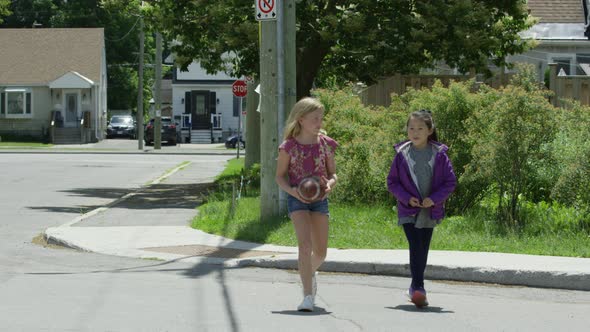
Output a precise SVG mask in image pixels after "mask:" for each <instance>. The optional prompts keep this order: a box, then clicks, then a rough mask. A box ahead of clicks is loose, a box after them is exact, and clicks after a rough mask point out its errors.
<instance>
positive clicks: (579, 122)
mask: <svg viewBox="0 0 590 332" xmlns="http://www.w3.org/2000/svg"><path fill="white" fill-rule="evenodd" d="M568 106H569V107H568V108H565V109H560V112H559V114H558V116H557V117H556V119H555V120H556V122H557V125H558V132H557V135H556V137H555V140H554V141H553V143H552V152H553V154H554V155H553V159H554V160H555V161H556V162H555V163H552V164H551V165H552V167H551V171H552V172H553V174H556V176H555V179H554V181H555V185H554V186H553V187H552V190H551V197H552V198H553V199H555V200H556V201H558V202H560V203H562V204H566V205H574V206H577V207H581V208H587V207H588V204H589V202H590V191H589V190H588V188H590V130H589V129H588V128H590V107H587V106H581V105H580V104H579V103H577V102H571V103H570V104H569V105H568Z"/></svg>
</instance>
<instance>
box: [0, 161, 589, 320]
mask: <svg viewBox="0 0 590 332" xmlns="http://www.w3.org/2000/svg"><path fill="white" fill-rule="evenodd" d="M227 158H228V157H227V156H180V155H179V156H164V155H157V156H155V155H88V154H83V155H62V154H55V155H54V154H35V155H31V154H22V155H20V154H3V155H0V170H2V172H0V184H1V185H2V186H1V187H0V308H1V310H0V330H6V331H276V330H281V331H301V330H312V331H361V330H365V331H392V330H409V331H425V330H426V331H428V330H432V331H451V330H452V331H467V330H468V331H499V330H504V331H555V330H557V329H559V330H562V329H571V330H574V329H575V330H584V329H585V328H587V313H588V312H590V293H588V292H577V291H563V290H549V289H534V288H524V287H495V286H489V285H477V284H461V283H443V282H428V283H427V287H428V289H429V291H430V293H431V295H430V300H431V304H432V306H431V307H430V308H429V309H428V310H425V311H416V310H415V309H414V308H413V307H412V306H411V305H409V304H408V303H407V302H405V300H404V297H403V296H402V293H403V291H404V290H405V288H406V287H407V284H408V280H407V279H405V278H392V277H377V276H364V275H339V274H322V275H320V278H319V282H320V285H319V298H318V301H317V302H318V303H317V304H318V307H319V308H320V310H318V311H317V312H315V313H313V314H311V315H309V314H308V315H303V314H300V313H298V312H296V311H294V309H295V307H296V305H297V304H298V302H299V300H300V295H299V293H300V289H299V285H298V277H297V275H296V274H295V273H293V272H289V271H283V270H271V269H254V268H252V269H221V268H219V266H211V265H206V264H188V263H185V262H170V263H164V262H161V261H154V260H149V259H144V260H139V259H126V258H120V257H114V256H106V255H97V254H92V253H84V252H77V251H74V250H68V249H52V248H44V247H41V246H39V245H35V244H32V243H31V239H32V238H33V237H35V236H36V235H37V234H39V233H41V232H42V231H43V230H44V229H45V228H47V227H52V226H58V225H61V224H63V223H66V222H69V221H71V220H72V219H74V218H76V217H77V216H79V215H80V214H81V213H82V212H85V211H87V210H89V209H92V208H94V207H97V206H102V205H104V204H106V203H108V202H110V201H111V200H113V199H115V198H118V197H120V196H122V195H124V194H125V193H127V192H129V191H131V190H134V188H137V187H139V186H141V185H144V184H146V183H148V182H150V181H152V180H154V179H157V178H158V177H159V176H160V175H162V174H163V173H164V172H166V171H167V170H170V169H172V168H174V167H175V166H177V165H178V164H180V163H181V162H183V161H186V160H188V161H191V162H192V164H191V165H203V167H204V168H206V169H208V171H207V172H212V170H213V168H214V166H215V165H217V166H219V168H221V166H222V165H223V160H225V159H227ZM209 175H210V174H209V173H207V174H204V178H207V177H208V176H209ZM180 208H182V207H180ZM121 213H122V214H121V215H122V217H124V216H125V213H131V212H129V211H127V212H125V211H121ZM101 222H102V223H108V222H109V221H108V220H103V221H101ZM112 222H116V221H112Z"/></svg>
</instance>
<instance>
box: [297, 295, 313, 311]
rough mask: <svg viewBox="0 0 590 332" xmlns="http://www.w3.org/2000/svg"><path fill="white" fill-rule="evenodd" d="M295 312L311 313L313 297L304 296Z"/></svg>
mask: <svg viewBox="0 0 590 332" xmlns="http://www.w3.org/2000/svg"><path fill="white" fill-rule="evenodd" d="M297 311H306V312H312V311H313V296H311V295H306V296H305V297H304V298H303V302H301V304H300V305H299V306H298V307H297Z"/></svg>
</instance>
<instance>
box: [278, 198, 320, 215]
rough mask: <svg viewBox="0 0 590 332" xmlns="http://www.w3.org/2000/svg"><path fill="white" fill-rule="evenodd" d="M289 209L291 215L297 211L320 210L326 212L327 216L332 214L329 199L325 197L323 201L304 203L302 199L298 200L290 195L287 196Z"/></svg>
mask: <svg viewBox="0 0 590 332" xmlns="http://www.w3.org/2000/svg"><path fill="white" fill-rule="evenodd" d="M287 211H289V216H291V213H293V212H295V211H309V212H319V213H322V214H325V215H327V216H329V215H330V211H329V210H328V199H327V198H326V199H324V200H322V201H317V202H313V203H303V202H302V201H300V200H298V199H297V198H295V197H293V196H291V195H288V197H287Z"/></svg>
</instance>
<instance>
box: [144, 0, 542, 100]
mask: <svg viewBox="0 0 590 332" xmlns="http://www.w3.org/2000/svg"><path fill="white" fill-rule="evenodd" d="M149 3H150V4H151V5H152V10H151V12H150V18H151V21H152V23H153V24H154V25H155V26H157V27H158V28H159V29H160V30H161V31H164V33H165V34H166V35H167V36H168V40H178V41H180V43H179V44H178V45H175V46H174V47H173V51H174V52H175V53H176V54H177V55H178V58H177V62H178V64H179V65H180V66H181V68H182V69H186V68H187V67H188V65H189V64H190V63H191V61H192V60H193V59H196V60H198V61H199V62H200V63H201V65H202V66H203V67H204V68H205V69H206V70H208V71H209V72H217V71H226V72H228V74H230V75H234V76H241V75H246V74H248V75H252V74H256V73H258V71H259V70H258V66H259V63H258V47H257V44H258V24H257V22H256V20H255V18H254V13H255V8H254V2H253V1H252V0H227V1H204V0H152V1H149ZM296 3H297V8H296V11H297V19H296V20H297V40H296V43H297V47H296V50H297V51H296V52H297V55H296V56H297V94H298V95H299V96H303V95H308V94H309V91H310V89H311V88H312V86H313V84H314V81H315V80H316V78H327V77H338V78H339V79H341V80H361V81H364V82H366V83H372V82H374V81H375V80H377V79H379V78H381V77H385V76H389V75H391V74H393V73H397V72H400V73H410V72H417V71H418V70H419V69H421V68H424V67H428V66H431V65H432V64H433V63H434V62H435V61H437V60H444V61H446V62H447V63H448V64H449V65H451V66H456V67H457V68H459V69H460V70H461V71H463V72H467V71H469V69H471V68H475V69H477V70H478V71H480V72H486V71H487V70H488V69H487V66H488V63H489V59H491V60H492V61H493V62H495V63H496V64H499V65H500V64H504V63H505V57H506V56H507V55H509V54H514V53H520V52H522V51H524V50H526V48H527V42H526V41H523V40H522V39H520V37H519V36H518V34H517V33H518V32H519V31H521V30H525V29H527V28H529V27H530V26H531V25H532V24H533V21H532V20H531V19H530V18H529V16H528V12H527V10H526V1H524V0H519V1H491V0H454V1H426V0H414V1H409V0H407V1H393V0H359V1H355V2H351V1H347V0H332V1H329V0H300V1H296ZM222 54H236V55H237V56H235V57H233V58H232V59H231V60H230V61H231V62H232V64H233V67H230V68H228V66H227V64H226V63H224V61H223V60H222ZM316 83H317V82H316Z"/></svg>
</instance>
